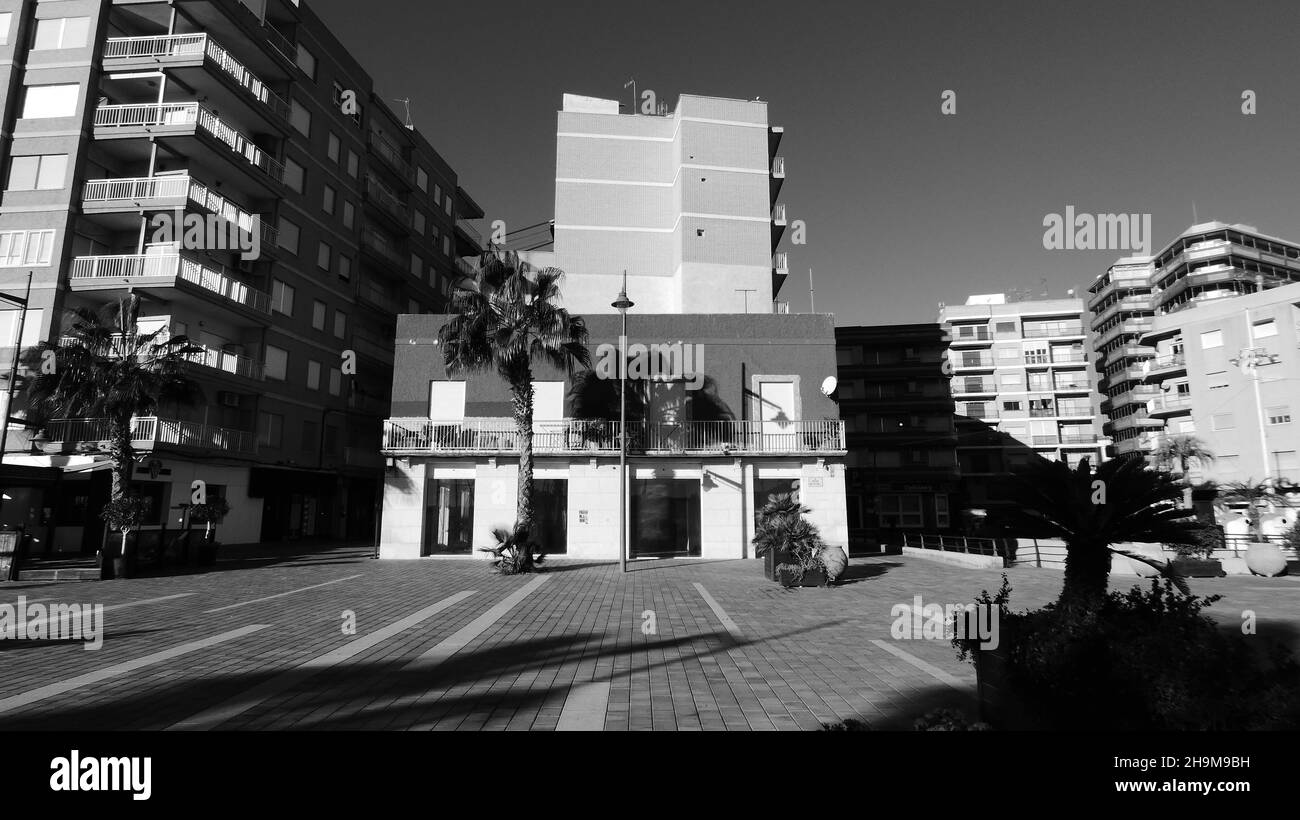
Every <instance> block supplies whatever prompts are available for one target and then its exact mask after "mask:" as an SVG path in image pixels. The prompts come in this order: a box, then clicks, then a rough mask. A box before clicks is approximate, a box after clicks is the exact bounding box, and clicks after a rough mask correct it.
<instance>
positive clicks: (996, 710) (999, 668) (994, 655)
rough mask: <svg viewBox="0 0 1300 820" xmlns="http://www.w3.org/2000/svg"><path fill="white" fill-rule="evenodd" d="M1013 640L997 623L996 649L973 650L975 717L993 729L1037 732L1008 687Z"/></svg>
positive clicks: (1010, 632)
mask: <svg viewBox="0 0 1300 820" xmlns="http://www.w3.org/2000/svg"><path fill="white" fill-rule="evenodd" d="M1015 640H1016V636H1015V630H1014V629H1012V627H1011V624H1008V623H1001V624H999V635H998V646H997V648H996V649H976V650H975V652H974V656H975V692H976V696H977V697H978V699H979V717H980V720H981V721H983V722H984V723H987V724H989V725H990V726H992V727H993V728H994V729H1000V730H1004V731H1028V730H1033V729H1041V728H1042V727H1041V726H1039V725H1038V724H1037V723H1036V722H1035V721H1034V719H1033V718H1032V716H1031V714H1030V711H1029V709H1028V708H1026V706H1025V703H1024V700H1023V698H1021V697H1019V696H1018V695H1017V694H1016V691H1015V687H1014V686H1013V684H1012V680H1011V649H1012V647H1013V646H1014V645H1015Z"/></svg>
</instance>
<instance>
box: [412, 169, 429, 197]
mask: <svg viewBox="0 0 1300 820" xmlns="http://www.w3.org/2000/svg"><path fill="white" fill-rule="evenodd" d="M415 187H417V188H419V189H420V190H421V191H424V192H425V193H426V194H427V193H429V175H428V174H426V173H425V172H424V169H423V168H416V169H415Z"/></svg>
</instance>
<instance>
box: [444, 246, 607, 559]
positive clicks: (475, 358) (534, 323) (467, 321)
mask: <svg viewBox="0 0 1300 820" xmlns="http://www.w3.org/2000/svg"><path fill="white" fill-rule="evenodd" d="M563 277H564V272H563V271H560V270H558V269H556V268H545V269H543V270H537V269H535V268H533V267H532V266H531V265H529V264H527V263H526V262H523V261H522V260H520V259H519V255H518V254H517V253H515V252H514V251H501V250H491V251H488V252H486V253H484V254H483V258H482V264H481V265H480V267H479V270H478V271H476V272H475V274H474V275H472V276H469V277H466V278H465V279H462V280H461V282H460V283H459V284H458V285H457V288H456V291H455V292H454V293H453V294H452V298H451V313H453V314H454V316H453V317H452V319H451V320H450V321H448V322H447V324H445V325H443V327H442V329H441V330H440V331H439V332H438V340H439V344H441V345H442V352H443V359H444V361H445V363H446V367H447V372H448V373H449V374H452V373H458V372H465V371H476V370H489V369H495V370H496V372H497V373H498V374H499V375H500V376H501V378H503V379H505V381H506V383H507V384H508V385H509V386H510V398H511V403H512V405H513V410H514V418H515V426H516V428H517V429H518V433H519V488H518V506H517V512H516V520H515V527H514V532H516V533H527V532H529V531H530V530H531V528H532V522H533V365H534V364H545V365H551V366H553V367H556V368H563V369H564V370H565V371H566V372H569V373H572V371H573V366H574V365H582V366H583V367H589V366H590V364H591V354H590V352H589V351H588V350H587V338H588V336H587V324H586V322H585V321H583V319H582V317H581V316H571V315H570V314H569V312H568V311H567V310H565V309H564V308H561V307H559V306H558V304H557V302H558V301H559V298H560V282H561V280H562V279H563ZM524 552H525V553H529V550H528V549H524ZM518 566H519V571H521V572H527V571H528V570H530V569H531V568H532V556H531V554H527V555H525V556H524V558H523V560H522V561H520V562H518Z"/></svg>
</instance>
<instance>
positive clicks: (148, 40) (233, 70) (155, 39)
mask: <svg viewBox="0 0 1300 820" xmlns="http://www.w3.org/2000/svg"><path fill="white" fill-rule="evenodd" d="M199 56H202V57H204V58H205V59H206V60H207V61H209V62H211V63H212V64H213V65H215V66H216V67H217V68H220V69H221V70H222V71H224V72H225V73H226V74H228V75H229V76H230V77H231V78H232V79H233V80H234V81H235V82H236V83H237V84H238V85H239V86H240V88H242V89H244V90H245V91H247V92H248V93H249V94H250V95H252V97H253V98H254V99H255V100H257V101H258V102H260V103H262V104H263V105H265V106H267V107H268V108H270V109H271V111H273V112H274V113H275V114H277V115H278V116H280V117H283V118H284V119H288V118H289V104H288V103H287V102H285V101H284V99H283V98H282V97H280V95H278V94H276V93H275V92H274V91H272V90H271V89H270V88H268V87H267V85H266V83H264V82H262V81H261V80H260V79H258V77H257V75H256V74H254V73H253V72H251V71H249V70H248V68H247V67H245V66H244V64H243V63H241V62H240V61H239V60H237V59H235V58H234V56H232V55H231V53H230V52H229V51H227V50H226V49H225V48H224V47H223V46H222V45H221V44H220V43H218V42H217V41H216V40H214V39H212V38H211V37H209V36H208V35H207V34H205V33H199V34H161V35H157V36H152V37H110V38H109V39H108V40H106V41H105V42H104V60H105V61H113V60H141V59H154V60H162V59H164V58H167V57H180V58H192V57H199ZM110 65H111V63H110Z"/></svg>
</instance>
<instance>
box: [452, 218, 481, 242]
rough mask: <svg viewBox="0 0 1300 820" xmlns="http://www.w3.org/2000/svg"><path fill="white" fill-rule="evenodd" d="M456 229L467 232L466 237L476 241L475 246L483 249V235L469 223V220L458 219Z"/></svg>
mask: <svg viewBox="0 0 1300 820" xmlns="http://www.w3.org/2000/svg"><path fill="white" fill-rule="evenodd" d="M456 227H457V228H459V229H460V230H462V231H464V232H465V235H466V236H468V237H469V238H470V239H472V240H474V244H475V245H478V246H479V247H480V248H481V247H483V234H481V233H479V230H478V228H476V227H474V226H473V225H471V224H470V223H469V220H467V219H457V220H456Z"/></svg>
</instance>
